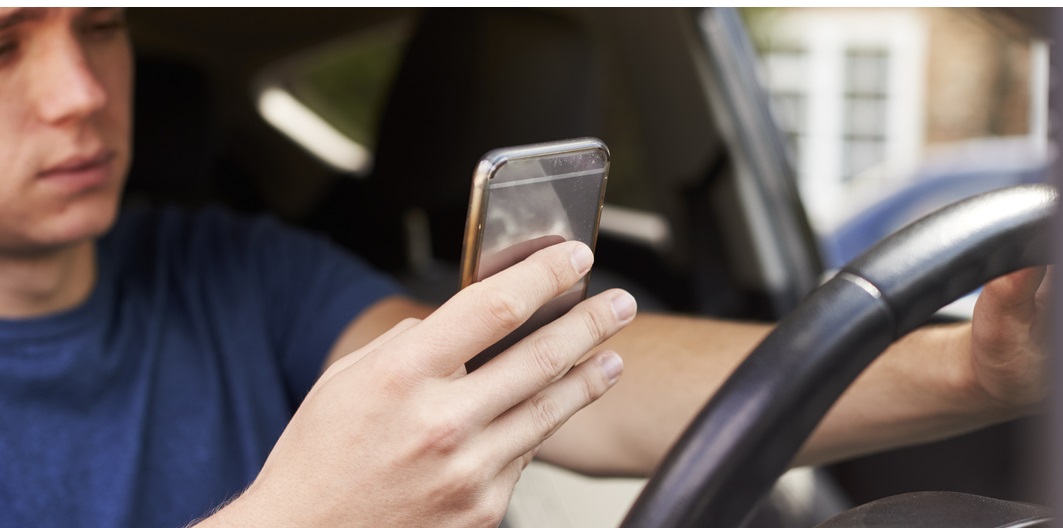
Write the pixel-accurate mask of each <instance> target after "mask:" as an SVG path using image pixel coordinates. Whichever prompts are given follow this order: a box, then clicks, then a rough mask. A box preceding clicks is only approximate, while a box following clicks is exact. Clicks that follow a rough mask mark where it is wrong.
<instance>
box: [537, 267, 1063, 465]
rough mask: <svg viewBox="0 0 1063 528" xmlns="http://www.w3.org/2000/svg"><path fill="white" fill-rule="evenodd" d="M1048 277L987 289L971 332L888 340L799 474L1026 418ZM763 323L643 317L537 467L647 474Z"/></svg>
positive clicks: (621, 338) (616, 343)
mask: <svg viewBox="0 0 1063 528" xmlns="http://www.w3.org/2000/svg"><path fill="white" fill-rule="evenodd" d="M1042 276H1043V270H1036V269H1033V270H1024V271H1022V272H1019V273H1016V274H1012V275H1009V276H1007V277H1004V278H1002V279H998V280H997V281H994V282H992V283H990V284H989V285H987V286H986V288H985V289H984V291H983V293H982V296H981V298H980V299H979V301H978V304H977V306H976V309H975V315H974V320H973V322H972V323H971V324H955V325H947V326H938V327H928V328H925V329H921V330H918V331H915V332H913V333H911V334H909V335H908V336H906V337H905V338H904V339H902V340H900V341H898V342H897V343H895V344H894V345H893V346H892V347H891V348H890V349H889V350H888V351H887V352H886V353H884V354H883V355H882V356H881V357H880V358H879V359H878V360H877V361H875V362H874V363H873V364H872V365H871V366H870V367H869V368H868V370H867V371H865V372H864V374H863V375H861V377H860V378H858V379H857V380H856V382H855V383H854V385H853V386H852V387H851V388H850V390H849V391H847V392H846V393H845V394H844V395H843V396H842V398H841V400H839V402H838V404H836V405H835V407H834V408H833V409H832V410H831V411H830V412H829V413H828V414H827V416H825V418H824V420H823V422H822V423H821V424H820V426H819V428H818V429H817V430H816V431H815V432H814V433H813V436H812V437H811V438H810V440H809V442H808V443H807V444H806V445H805V447H804V448H803V449H802V451H801V452H800V453H799V454H798V456H797V460H795V465H803V464H813V463H821V462H826V461H832V460H838V459H841V458H848V457H852V456H856V455H859V454H865V453H870V452H873V451H879V450H884V449H888V448H892V447H897V446H900V445H907V444H914V443H919V442H925V441H930V440H934V439H938V438H942V437H946V436H950V435H954V434H959V433H962V432H966V431H970V430H973V429H976V428H979V427H983V426H986V425H989V424H991V423H995V422H999V421H1003V420H1006V419H1010V418H1013V417H1016V416H1018V415H1021V414H1023V413H1026V412H1029V411H1030V410H1031V409H1032V406H1033V405H1035V404H1036V403H1038V402H1039V401H1041V399H1043V398H1044V396H1045V393H1046V388H1045V384H1044V380H1043V379H1042V373H1043V371H1044V361H1045V357H1044V353H1043V347H1041V346H1040V343H1039V342H1038V337H1039V336H1040V335H1041V330H1040V324H1041V321H1042V319H1043V317H1044V314H1045V313H1046V312H1047V309H1046V300H1045V299H1044V298H1043V297H1044V295H1045V294H1046V291H1047V288H1045V287H1041V288H1040V290H1039V289H1038V285H1039V284H1040V283H1041V277H1042ZM770 329H771V328H770V326H768V325H759V324H742V323H733V322H725V321H712V320H706V319H698V318H683V317H674V316H664V315H645V314H641V315H639V316H638V317H637V318H636V320H635V321H634V322H633V323H632V324H631V325H629V326H628V327H627V328H626V329H625V330H624V331H622V332H620V333H618V334H617V335H616V336H614V337H613V338H612V339H610V340H609V341H607V342H606V343H605V344H604V345H603V346H608V347H610V348H612V349H615V350H617V351H619V352H620V353H621V354H622V355H623V357H624V364H625V370H624V379H623V380H622V381H621V382H620V383H618V384H617V386H616V387H614V388H613V389H612V390H611V391H609V393H608V394H606V395H605V396H604V397H603V398H602V399H601V400H599V401H597V402H595V404H594V405H592V406H590V407H588V408H587V409H585V410H583V411H582V412H580V413H578V414H577V415H575V416H574V417H573V418H572V419H571V420H569V422H568V423H567V424H566V425H565V426H564V427H562V428H561V430H560V431H558V432H557V433H556V434H555V435H554V436H553V437H551V438H550V439H549V440H548V441H547V442H546V444H545V445H544V446H543V448H542V449H541V450H540V452H539V456H540V458H543V459H545V460H548V461H551V462H554V463H557V464H559V465H561V466H564V467H568V468H571V469H576V470H578V471H582V472H585V473H590V474H627V475H647V474H649V473H650V472H652V470H653V468H655V467H656V465H657V463H658V462H659V461H660V459H661V458H662V457H663V455H664V454H665V453H666V452H667V450H668V449H669V448H670V447H671V445H672V443H673V442H674V441H675V440H676V438H678V435H679V433H680V432H682V430H683V429H685V428H686V426H687V425H688V424H689V422H690V420H691V419H692V418H693V416H694V414H695V413H696V412H697V411H698V410H699V409H700V408H701V407H702V406H703V405H704V404H705V403H706V402H707V401H708V398H709V396H710V395H711V394H712V393H713V392H714V391H715V390H716V389H717V388H718V387H719V386H720V385H721V383H722V382H723V380H724V379H726V377H727V376H728V375H729V374H730V372H731V371H732V370H733V369H734V368H735V367H736V366H737V365H738V364H739V363H740V362H741V361H742V359H743V358H744V357H745V356H746V355H747V354H748V352H749V351H750V350H751V349H752V348H753V347H754V346H755V345H756V344H757V343H759V342H760V341H761V340H762V339H763V337H764V336H765V335H766V334H767V333H768V332H769V331H770Z"/></svg>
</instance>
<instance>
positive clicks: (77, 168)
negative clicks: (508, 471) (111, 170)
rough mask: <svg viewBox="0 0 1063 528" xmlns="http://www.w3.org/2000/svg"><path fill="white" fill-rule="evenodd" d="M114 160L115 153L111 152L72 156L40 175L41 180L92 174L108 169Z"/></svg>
mask: <svg viewBox="0 0 1063 528" xmlns="http://www.w3.org/2000/svg"><path fill="white" fill-rule="evenodd" d="M113 159H114V152H113V151H109V150H104V151H100V152H98V153H96V154H90V155H76V156H71V157H69V158H67V159H65V160H63V161H61V162H59V163H57V164H55V165H53V166H51V167H49V168H47V169H45V170H43V171H41V172H40V173H38V175H39V176H40V177H41V178H49V177H55V176H63V175H67V176H76V175H78V174H79V173H90V172H93V171H97V170H99V169H106V168H108V167H109V166H110V163H111V161H112V160H113Z"/></svg>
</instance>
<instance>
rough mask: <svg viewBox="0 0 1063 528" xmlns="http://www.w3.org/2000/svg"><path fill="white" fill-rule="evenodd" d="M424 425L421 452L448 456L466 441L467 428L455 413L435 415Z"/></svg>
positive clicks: (426, 420)
mask: <svg viewBox="0 0 1063 528" xmlns="http://www.w3.org/2000/svg"><path fill="white" fill-rule="evenodd" d="M423 423H424V424H425V425H424V426H423V427H422V428H421V430H422V431H423V432H424V436H423V437H422V441H421V450H422V451H424V452H428V453H435V454H440V455H448V454H451V453H454V452H455V451H457V450H458V448H459V447H460V446H461V445H462V443H463V442H464V441H465V426H464V424H463V423H462V421H461V420H459V419H458V418H457V417H456V416H455V415H454V414H453V413H433V416H432V417H431V418H428V419H425V420H424V421H423Z"/></svg>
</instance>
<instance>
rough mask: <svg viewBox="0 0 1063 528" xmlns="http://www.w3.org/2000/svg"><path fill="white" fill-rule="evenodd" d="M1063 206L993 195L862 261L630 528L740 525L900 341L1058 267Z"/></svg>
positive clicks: (700, 418) (758, 373)
mask: <svg viewBox="0 0 1063 528" xmlns="http://www.w3.org/2000/svg"><path fill="white" fill-rule="evenodd" d="M1058 199H1059V198H1058V192H1057V191H1056V189H1055V188H1054V187H1052V186H1049V185H1022V186H1016V187H1009V188H1007V189H1003V190H998V191H992V192H989V193H985V194H982V195H979V196H976V197H973V198H969V199H967V200H964V201H961V202H958V203H956V204H954V205H951V206H948V207H945V208H943V209H941V210H939V211H938V212H936V213H933V214H931V215H928V216H927V217H924V218H923V219H921V220H919V221H918V222H915V223H914V224H912V225H910V226H908V227H907V228H905V229H903V230H901V231H899V232H897V233H896V234H894V235H893V236H890V237H889V238H887V239H885V240H883V241H882V242H880V243H879V244H877V245H876V246H874V247H873V248H871V249H869V250H868V251H867V252H865V253H864V254H863V255H861V256H860V257H858V258H856V259H855V260H853V261H852V262H851V263H850V264H849V265H847V266H846V267H845V268H844V269H842V271H841V272H839V273H838V274H837V275H836V276H835V277H833V278H832V279H830V280H829V281H827V282H826V283H824V284H823V285H822V286H820V287H819V288H818V289H817V290H816V291H814V292H813V293H812V294H810V295H809V296H808V297H807V298H806V300H805V301H804V302H803V303H802V304H801V305H800V306H799V307H798V308H797V309H796V310H795V311H794V312H792V313H791V314H790V315H789V316H787V317H786V318H784V319H783V320H782V321H781V322H780V323H779V325H778V326H777V327H776V328H775V330H774V331H773V332H772V333H771V334H769V335H768V337H766V338H765V339H764V341H763V342H761V344H760V345H759V346H758V347H757V348H756V349H755V350H754V351H753V352H752V353H751V354H750V355H749V356H748V357H747V358H746V360H745V361H744V362H743V363H742V364H741V365H740V366H739V368H738V369H737V370H736V371H735V372H734V373H733V374H732V375H731V377H730V378H729V379H728V380H727V381H726V382H725V383H724V385H723V386H722V387H721V388H720V390H719V391H718V392H717V393H716V395H715V396H714V397H713V398H712V399H711V400H710V401H709V403H708V404H707V405H706V406H705V408H704V409H702V410H701V412H700V413H699V414H698V415H697V417H696V418H695V419H694V421H693V422H692V424H691V425H690V426H689V427H688V429H687V430H686V431H685V432H684V433H683V435H682V436H681V437H680V439H679V441H678V442H677V443H676V444H675V446H674V447H673V448H672V450H671V451H670V452H669V453H668V455H667V456H666V458H665V459H664V461H663V462H662V464H661V466H660V467H659V468H658V470H657V472H656V473H655V475H654V476H653V477H652V478H651V479H650V481H649V482H648V483H647V485H646V488H645V489H644V490H643V492H642V494H641V495H640V496H639V498H638V499H637V500H636V501H635V504H634V506H633V507H632V509H631V511H629V512H628V515H627V517H626V518H625V520H624V522H623V524H622V527H624V528H635V527H654V528H658V527H659V528H664V527H668V528H678V527H722V528H730V527H737V526H741V525H742V524H743V522H745V521H746V520H747V518H748V517H749V516H750V514H751V513H752V512H753V511H754V509H755V506H756V505H757V503H758V502H759V501H760V499H761V498H762V497H764V496H765V495H766V494H767V492H768V491H769V490H770V489H771V486H772V484H773V483H774V482H775V480H776V479H778V478H779V477H780V476H781V475H782V474H783V472H784V471H785V470H786V469H787V466H788V465H789V464H790V462H791V460H792V459H793V457H794V455H795V454H796V453H797V451H798V449H799V448H800V447H801V445H802V444H803V443H804V441H805V440H806V439H807V438H808V436H809V435H810V434H811V432H812V430H813V429H814V428H815V426H816V424H817V423H818V422H819V421H820V419H822V418H823V415H824V414H826V412H827V410H828V409H830V407H831V405H832V404H833V403H834V402H835V400H837V399H838V397H839V396H840V395H841V394H842V392H843V391H844V390H845V389H846V388H847V387H848V386H849V385H850V384H851V383H852V381H853V380H854V379H855V378H856V377H857V376H858V375H859V374H860V373H861V372H862V371H863V370H864V368H866V367H867V366H868V365H869V364H870V363H871V362H872V360H874V359H875V358H876V357H878V355H879V354H880V353H881V352H882V351H883V350H885V349H886V347H887V346H889V345H890V343H892V342H893V341H894V340H895V339H897V338H899V337H901V336H903V335H904V334H906V333H908V332H910V331H911V330H913V329H915V328H916V327H918V326H919V325H920V324H922V323H923V322H925V321H926V320H927V319H928V318H929V317H930V316H931V315H933V314H934V312H936V311H937V310H938V309H940V308H941V307H943V306H945V305H946V304H948V303H950V302H952V301H954V300H956V299H958V298H959V297H961V296H962V295H964V294H966V293H968V292H970V291H971V290H973V289H975V288H977V287H978V286H980V285H981V284H983V283H985V282H987V281H988V280H991V279H993V278H995V277H997V276H1000V275H1004V274H1006V273H1008V272H1011V271H1015V270H1018V269H1021V268H1024V267H1028V266H1034V265H1039V264H1047V263H1048V262H1049V259H1050V255H1051V250H1050V248H1051V247H1052V244H1051V235H1052V230H1051V225H1050V224H1051V218H1052V215H1053V214H1054V213H1055V209H1056V206H1057V202H1058ZM1024 526H1026V525H1024Z"/></svg>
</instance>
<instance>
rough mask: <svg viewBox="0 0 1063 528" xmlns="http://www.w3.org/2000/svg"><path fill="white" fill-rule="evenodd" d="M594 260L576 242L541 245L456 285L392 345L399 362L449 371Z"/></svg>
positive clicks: (441, 373)
mask: <svg viewBox="0 0 1063 528" xmlns="http://www.w3.org/2000/svg"><path fill="white" fill-rule="evenodd" d="M593 261H594V255H593V254H592V253H591V250H590V248H588V247H587V245H586V244H583V243H581V242H575V241H571V242H563V243H560V244H556V245H553V246H549V247H547V248H544V249H541V250H539V251H537V252H535V253H534V254H532V255H531V256H530V257H528V258H527V259H525V260H524V261H522V262H518V263H517V264H514V265H513V266H511V267H509V268H507V269H505V270H502V271H500V272H498V273H496V274H495V275H492V276H491V277H488V278H486V279H484V280H483V281H481V282H478V283H475V284H473V285H471V286H469V287H467V288H465V289H463V290H461V291H460V292H458V293H457V294H456V295H455V296H454V297H451V299H450V300H448V301H447V302H446V303H444V304H443V306H441V307H439V309H437V310H436V311H435V312H433V313H432V314H431V315H429V316H428V317H426V318H425V319H424V320H423V321H422V322H421V324H419V325H417V326H416V327H415V328H412V329H410V330H408V331H407V332H406V333H404V334H403V335H402V336H400V337H398V338H396V339H395V340H394V341H393V342H392V343H391V344H394V345H399V346H400V347H399V350H403V354H404V355H403V358H404V361H406V362H412V365H411V366H413V367H414V368H417V369H418V370H420V371H421V372H422V373H423V374H425V375H428V376H432V377H447V376H450V375H451V374H453V373H454V372H455V371H456V370H458V369H459V368H462V367H463V366H464V364H465V362H466V361H468V360H469V359H471V358H473V357H474V356H475V355H477V354H478V353H480V352H481V351H482V350H484V349H485V348H487V347H489V346H491V345H492V344H494V343H495V342H496V341H498V340H499V339H502V338H503V337H505V336H506V335H507V334H509V333H510V332H512V331H514V330H516V329H517V328H518V327H519V326H520V325H521V324H522V323H523V322H524V321H526V320H527V319H528V318H529V317H531V315H532V314H533V313H535V311H536V310H537V309H538V308H539V307H540V306H542V305H543V304H545V303H546V302H547V301H549V300H550V299H552V298H554V297H556V296H557V295H560V294H561V293H564V292H565V291H567V290H568V289H569V288H571V287H572V285H574V284H576V282H578V281H579V280H580V278H581V277H583V275H585V274H586V273H587V271H589V270H590V267H591V264H592V263H593ZM402 345H405V346H402ZM411 350H412V351H413V352H410V351H411Z"/></svg>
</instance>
